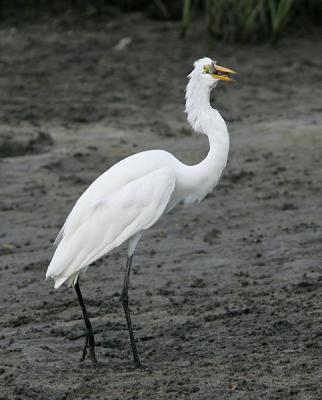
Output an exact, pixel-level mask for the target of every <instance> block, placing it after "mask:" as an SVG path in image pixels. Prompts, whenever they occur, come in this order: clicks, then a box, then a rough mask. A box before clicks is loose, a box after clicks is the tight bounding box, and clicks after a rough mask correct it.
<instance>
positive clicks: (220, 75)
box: [189, 57, 236, 88]
mask: <svg viewBox="0 0 322 400" xmlns="http://www.w3.org/2000/svg"><path fill="white" fill-rule="evenodd" d="M235 73H236V72H235V71H233V70H232V69H229V68H225V67H221V66H220V65H217V63H216V61H213V60H212V59H211V58H209V57H204V58H200V59H199V60H197V61H196V62H195V63H194V69H193V71H192V72H191V73H190V75H189V78H192V77H196V78H197V77H198V78H199V81H200V83H203V84H205V85H206V86H208V87H211V88H212V87H214V86H216V85H217V83H218V82H219V81H226V82H228V81H232V80H233V79H232V78H231V75H232V74H235Z"/></svg>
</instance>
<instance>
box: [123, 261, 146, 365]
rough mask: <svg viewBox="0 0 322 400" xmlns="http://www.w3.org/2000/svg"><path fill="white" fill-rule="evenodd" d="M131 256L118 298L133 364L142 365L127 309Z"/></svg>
mask: <svg viewBox="0 0 322 400" xmlns="http://www.w3.org/2000/svg"><path fill="white" fill-rule="evenodd" d="M132 258H133V256H130V257H128V258H127V263H126V269H125V275H124V283H123V289H122V294H121V299H120V300H121V302H122V305H123V309H124V314H125V318H126V323H127V328H128V331H129V336H130V342H131V348H132V353H133V359H134V364H135V366H136V367H142V364H141V361H140V357H139V354H138V351H137V348H136V344H135V338H134V333H133V328H132V322H131V316H130V310H129V296H128V291H129V281H130V272H131V264H132Z"/></svg>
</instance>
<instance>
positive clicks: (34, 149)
mask: <svg viewBox="0 0 322 400" xmlns="http://www.w3.org/2000/svg"><path fill="white" fill-rule="evenodd" d="M53 144H54V141H53V139H52V137H51V136H50V135H49V133H46V132H42V131H39V132H38V133H37V135H36V136H33V137H31V138H29V139H27V140H26V138H23V137H22V138H21V137H19V138H17V134H16V135H15V137H14V135H13V134H10V135H8V136H5V137H4V139H3V140H2V141H0V158H6V157H19V156H24V155H27V154H39V153H43V152H45V151H47V150H48V148H49V147H50V146H52V145H53Z"/></svg>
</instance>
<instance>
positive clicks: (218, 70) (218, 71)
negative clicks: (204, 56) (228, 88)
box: [211, 65, 236, 81]
mask: <svg viewBox="0 0 322 400" xmlns="http://www.w3.org/2000/svg"><path fill="white" fill-rule="evenodd" d="M231 74H236V72H235V71H233V70H232V69H230V68H226V67H221V66H220V65H215V72H214V73H213V74H211V76H212V77H213V78H215V79H220V80H221V81H233V80H234V79H233V78H231V77H230V76H229V75H231Z"/></svg>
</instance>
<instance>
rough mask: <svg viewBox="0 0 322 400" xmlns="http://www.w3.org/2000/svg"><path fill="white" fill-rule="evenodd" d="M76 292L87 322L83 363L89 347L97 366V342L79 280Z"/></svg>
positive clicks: (94, 363)
mask: <svg viewBox="0 0 322 400" xmlns="http://www.w3.org/2000/svg"><path fill="white" fill-rule="evenodd" d="M74 286H75V291H76V294H77V297H78V301H79V304H80V306H81V309H82V313H83V318H84V322H85V326H86V329H87V336H86V342H85V346H84V349H83V355H82V358H81V361H83V360H85V357H86V354H87V347H89V353H90V357H91V360H92V363H93V365H96V364H97V360H96V356H95V340H94V334H93V329H92V324H91V321H90V319H89V317H88V314H87V310H86V307H85V304H84V300H83V296H82V292H81V290H80V287H79V279H77V282H76V283H75V285H74Z"/></svg>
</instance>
